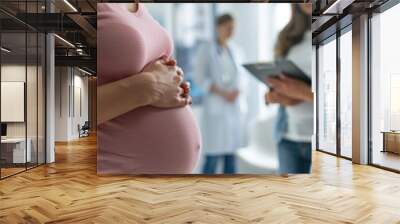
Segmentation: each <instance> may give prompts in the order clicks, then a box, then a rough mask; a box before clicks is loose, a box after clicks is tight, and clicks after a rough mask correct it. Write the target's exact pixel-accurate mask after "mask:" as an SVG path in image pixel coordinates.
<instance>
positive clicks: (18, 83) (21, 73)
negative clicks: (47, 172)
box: [0, 32, 30, 177]
mask: <svg viewBox="0 0 400 224" xmlns="http://www.w3.org/2000/svg"><path fill="white" fill-rule="evenodd" d="M1 46H2V48H3V49H6V50H1V54H2V55H1V87H0V88H1V124H2V126H3V127H2V129H3V131H2V139H1V161H2V163H1V166H2V170H1V173H2V177H5V176H9V175H12V174H15V173H17V172H21V171H23V170H25V163H26V161H27V158H28V161H29V160H30V155H29V153H30V150H29V149H30V148H29V143H28V144H27V141H26V119H25V91H26V69H27V67H26V33H25V32H19V33H11V32H10V33H4V32H3V33H2V34H1ZM27 145H28V151H27V150H26V149H27V147H26V146H27Z"/></svg>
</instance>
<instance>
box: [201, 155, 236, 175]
mask: <svg viewBox="0 0 400 224" xmlns="http://www.w3.org/2000/svg"><path fill="white" fill-rule="evenodd" d="M219 160H223V162H224V174H234V173H236V158H235V155H231V154H229V155H217V156H209V155H208V156H206V161H205V164H204V167H203V173H204V174H215V173H216V171H217V165H218V161H219Z"/></svg>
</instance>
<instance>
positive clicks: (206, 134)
mask: <svg viewBox="0 0 400 224" xmlns="http://www.w3.org/2000/svg"><path fill="white" fill-rule="evenodd" d="M216 26H217V29H216V30H217V36H216V40H215V41H212V42H210V43H206V44H203V46H200V48H199V51H198V57H197V58H196V63H195V72H196V73H195V76H194V80H195V82H196V83H197V84H198V85H200V86H201V88H202V89H203V91H204V93H205V95H204V98H203V99H204V101H203V106H204V107H203V115H202V124H201V129H202V136H203V147H202V150H203V153H204V155H205V163H204V167H203V173H205V174H214V173H216V168H217V166H218V164H219V163H220V162H223V172H224V173H226V174H233V173H235V172H236V165H235V163H236V161H235V151H236V150H237V149H238V148H239V147H240V145H241V139H242V136H241V129H242V128H241V127H242V126H241V125H242V118H243V116H242V112H241V103H240V102H239V96H240V94H242V92H241V91H240V89H241V88H240V81H239V79H240V77H239V71H240V68H239V66H240V65H239V64H238V60H239V59H238V54H237V52H236V50H235V48H234V47H233V46H232V45H231V44H230V43H228V41H229V39H230V38H231V37H232V35H233V31H234V19H233V17H232V16H231V15H229V14H224V15H221V16H219V17H218V18H217V21H216Z"/></svg>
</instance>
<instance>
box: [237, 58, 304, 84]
mask: <svg viewBox="0 0 400 224" xmlns="http://www.w3.org/2000/svg"><path fill="white" fill-rule="evenodd" d="M310 63H311V62H310ZM243 67H244V68H246V70H248V71H249V72H250V73H251V74H252V75H253V76H254V77H255V78H256V79H258V80H259V81H260V82H262V83H264V84H266V83H265V80H266V79H267V78H268V77H274V78H276V77H278V76H279V75H280V74H285V75H287V76H289V77H291V78H294V79H298V80H300V81H303V82H305V83H307V84H308V85H311V78H310V77H308V76H307V75H306V74H305V73H304V72H303V71H302V70H301V69H300V68H299V67H297V66H296V65H295V64H294V63H293V62H292V61H290V60H286V59H280V60H276V61H274V62H258V63H249V64H243Z"/></svg>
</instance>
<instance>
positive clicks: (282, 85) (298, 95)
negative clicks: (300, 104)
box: [266, 75, 313, 102]
mask: <svg viewBox="0 0 400 224" xmlns="http://www.w3.org/2000/svg"><path fill="white" fill-rule="evenodd" d="M266 82H267V84H268V85H269V86H270V87H271V88H273V89H274V91H276V92H277V93H280V94H281V95H285V96H287V97H289V98H293V99H297V100H302V101H308V102H312V101H313V94H312V92H311V87H310V86H309V85H307V84H306V83H305V82H302V81H300V80H297V79H293V78H289V77H288V76H286V75H280V76H279V78H267V80H266Z"/></svg>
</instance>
